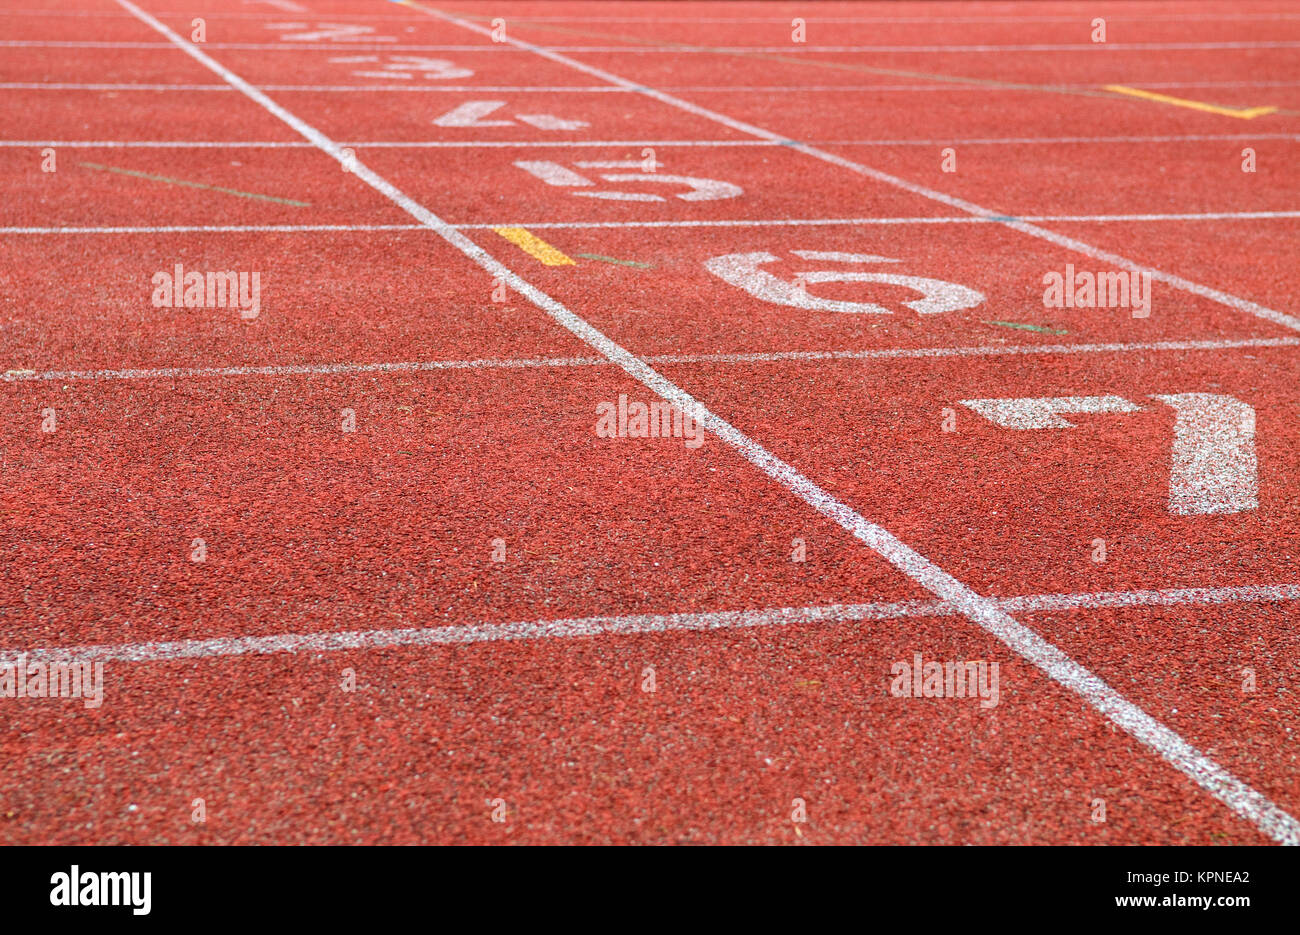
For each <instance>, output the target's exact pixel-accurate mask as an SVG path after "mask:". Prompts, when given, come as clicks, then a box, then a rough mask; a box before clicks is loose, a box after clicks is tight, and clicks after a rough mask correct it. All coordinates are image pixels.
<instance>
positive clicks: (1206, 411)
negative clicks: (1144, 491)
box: [961, 393, 1259, 516]
mask: <svg viewBox="0 0 1300 935" xmlns="http://www.w3.org/2000/svg"><path fill="white" fill-rule="evenodd" d="M1151 398H1152V399H1158V400H1160V401H1161V402H1162V403H1165V404H1166V405H1168V406H1170V407H1172V408H1173V410H1174V413H1175V417H1174V443H1173V464H1172V469H1171V471H1170V475H1169V512H1170V513H1177V514H1181V515H1185V516H1189V515H1197V514H1205V513H1244V512H1247V511H1249V510H1254V509H1256V508H1257V507H1258V506H1259V494H1258V490H1259V480H1258V467H1257V465H1256V461H1255V410H1254V409H1252V408H1251V407H1250V406H1248V405H1246V404H1245V403H1243V402H1242V401H1241V400H1239V399H1234V398H1233V397H1231V396H1220V395H1217V394H1214V393H1176V394H1173V395H1167V396H1152V397H1151ZM961 404H962V405H963V406H966V407H967V408H968V409H973V410H975V411H976V412H978V413H979V414H980V415H982V416H983V417H984V418H986V419H988V420H989V421H990V422H992V423H993V424H994V425H999V426H1001V427H1002V428H1006V429H1017V430H1029V429H1069V428H1073V427H1074V425H1073V423H1071V422H1070V421H1068V420H1067V419H1065V418H1064V416H1065V415H1071V414H1076V413H1085V414H1093V413H1124V412H1138V411H1139V410H1140V409H1141V408H1142V407H1141V406H1138V405H1137V404H1135V403H1131V402H1129V401H1128V400H1127V399H1124V398H1123V397H1121V396H1060V397H1046V398H1039V399H963V400H962V401H961Z"/></svg>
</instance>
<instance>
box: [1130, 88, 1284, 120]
mask: <svg viewBox="0 0 1300 935" xmlns="http://www.w3.org/2000/svg"><path fill="white" fill-rule="evenodd" d="M1106 90H1107V91H1114V92H1115V93H1116V94H1127V95H1129V96H1131V97H1142V98H1146V99H1147V100H1148V101H1159V102H1160V103H1161V104H1173V105H1174V106H1175V107H1190V108H1191V109H1192V110H1203V111H1205V112H1206V113H1210V114H1220V115H1222V116H1224V117H1236V118H1238V119H1239V120H1252V119H1254V118H1255V117H1260V116H1263V115H1264V114H1271V113H1275V112H1276V111H1277V108H1276V107H1217V106H1215V105H1214V104H1205V103H1203V102H1201V101H1189V100H1187V99H1186V98H1183V97H1170V96H1169V95H1168V94H1156V93H1155V92H1154V91H1143V90H1142V89H1141V88H1130V87H1126V86H1124V85H1122V84H1108V85H1106Z"/></svg>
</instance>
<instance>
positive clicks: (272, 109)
mask: <svg viewBox="0 0 1300 935" xmlns="http://www.w3.org/2000/svg"><path fill="white" fill-rule="evenodd" d="M116 2H117V3H118V5H119V6H121V7H122V8H124V9H126V10H129V11H130V12H132V13H133V14H134V15H135V16H136V17H137V18H138V19H139V20H140V21H141V22H144V23H146V24H147V25H149V26H151V27H152V28H153V29H154V30H155V31H157V32H158V33H160V34H161V35H163V36H165V37H166V38H167V39H168V40H169V41H170V42H171V43H172V44H173V45H174V46H175V47H176V48H178V49H180V50H181V51H183V52H184V53H185V54H187V55H189V56H190V57H191V58H193V59H194V60H195V61H196V62H198V63H199V64H201V65H203V66H204V67H206V68H208V69H209V70H211V71H212V72H213V73H215V74H217V75H219V76H220V77H221V78H222V79H223V80H225V81H226V82H228V83H229V84H231V85H232V86H234V87H236V88H239V89H240V90H241V91H242V92H243V93H244V95H245V96H247V97H248V98H249V99H250V100H252V101H254V102H255V103H257V104H259V105H261V106H262V107H263V108H264V109H265V110H267V111H268V112H269V113H271V114H273V115H274V116H276V117H278V118H279V119H280V120H282V121H284V122H285V123H286V124H288V125H289V126H291V127H293V128H294V129H295V130H297V131H298V132H299V133H300V134H301V135H302V136H303V137H304V138H305V139H308V140H311V141H312V142H314V143H315V144H316V145H317V146H318V147H319V148H320V149H321V150H322V151H323V152H325V153H328V154H329V155H330V156H332V157H333V158H334V159H336V160H337V161H338V162H339V164H340V165H341V166H346V167H350V168H351V170H352V173H353V174H354V175H356V176H357V178H359V179H361V180H362V181H364V182H366V183H367V184H369V185H370V186H371V187H372V188H374V189H375V190H376V191H378V192H380V193H381V194H383V195H385V196H386V197H387V198H388V199H389V200H391V201H392V202H393V203H394V204H396V205H398V206H399V207H401V208H402V209H403V210H405V211H406V212H407V213H408V214H410V215H411V216H412V217H414V218H415V219H416V220H418V221H421V222H422V223H424V224H425V225H427V226H428V227H429V229H430V230H431V231H434V232H435V233H437V234H438V235H439V236H440V237H442V238H443V240H445V241H447V243H449V244H451V245H452V246H454V247H457V248H458V249H460V251H461V252H462V253H464V254H465V255H466V256H467V257H469V258H470V259H472V260H474V261H475V262H476V263H477V264H478V265H479V266H480V267H482V268H483V269H484V271H486V272H487V273H489V274H490V275H492V276H494V277H496V278H499V279H500V280H501V281H502V282H504V283H506V284H508V285H509V286H510V287H511V288H512V289H513V290H514V291H515V292H517V293H518V294H519V295H521V296H522V297H524V298H526V299H528V300H529V301H531V302H532V303H533V304H534V305H536V306H537V307H538V308H539V309H542V310H543V311H545V312H547V313H548V314H549V315H550V316H551V318H552V319H553V320H554V321H555V322H556V323H557V324H559V325H561V326H562V327H564V328H565V329H566V330H568V331H569V332H570V333H572V334H573V335H574V336H575V337H577V338H578V339H579V340H582V341H583V342H585V343H586V344H588V345H589V346H591V347H592V348H594V349H595V350H597V351H599V352H600V353H601V354H602V355H604V356H605V357H607V358H609V359H610V360H611V361H613V362H614V363H616V364H618V365H619V366H620V367H621V368H622V369H623V371H624V372H625V373H626V374H627V375H628V376H630V377H632V378H633V379H635V380H637V381H639V382H640V383H641V384H643V385H644V386H645V387H647V388H648V389H649V390H651V391H652V392H654V393H655V394H657V395H658V396H659V397H660V398H662V399H664V400H666V401H668V402H670V403H672V404H674V405H676V406H677V407H678V408H680V409H681V410H682V411H683V412H686V411H691V412H695V413H697V419H698V422H699V424H700V425H702V427H703V428H704V429H705V430H706V431H708V432H710V433H711V434H713V435H714V436H716V437H717V438H718V439H719V441H721V442H723V443H724V444H726V445H729V446H731V447H732V448H734V449H735V450H736V451H737V452H738V453H739V454H740V455H742V456H743V457H744V458H745V459H746V460H747V461H749V462H750V463H751V464H753V465H754V466H755V467H756V468H758V469H759V470H760V471H761V472H762V473H764V474H766V475H767V476H768V477H769V478H771V479H772V480H774V481H776V482H777V483H778V484H780V485H781V486H783V487H785V488H786V489H788V490H789V491H791V492H792V493H794V494H795V495H796V496H798V497H799V498H800V499H801V500H803V501H804V503H806V504H808V506H810V507H812V508H813V509H814V510H816V511H817V512H819V513H821V514H822V515H823V516H825V517H826V518H827V519H830V520H832V521H833V522H834V523H836V524H837V525H839V526H840V527H841V528H842V529H844V530H845V531H846V532H848V533H850V534H851V535H853V536H854V537H856V538H857V539H859V540H860V541H861V542H862V543H863V544H864V545H866V546H867V547H868V548H869V549H871V550H872V551H874V552H875V553H876V554H878V555H880V556H881V557H882V558H884V559H885V560H886V561H888V562H889V563H890V564H892V565H893V566H894V567H895V568H897V569H898V570H899V571H901V572H902V573H903V574H904V575H906V576H907V577H909V578H911V579H912V580H913V581H914V582H916V583H917V584H919V585H920V586H921V587H923V588H925V589H926V590H928V591H930V592H931V593H932V594H934V595H935V596H936V597H938V598H940V599H941V600H944V601H946V602H950V603H952V604H954V605H955V606H956V607H957V609H958V610H959V611H960V612H961V613H962V614H964V615H965V616H966V617H968V618H969V619H970V620H972V621H973V622H975V623H976V624H978V625H979V626H980V627H982V628H983V629H984V630H985V631H986V632H988V633H990V634H991V635H993V636H994V637H996V638H997V639H999V640H1001V641H1002V642H1003V643H1004V644H1006V645H1007V646H1008V647H1010V648H1011V649H1012V650H1013V651H1015V652H1017V653H1019V654H1020V655H1021V656H1022V657H1024V658H1025V659H1026V660H1028V661H1030V662H1032V663H1033V664H1034V665H1036V666H1038V667H1039V668H1040V669H1042V671H1043V672H1045V673H1046V674H1047V675H1048V677H1049V678H1052V679H1055V680H1056V681H1057V682H1059V683H1061V684H1062V685H1063V686H1064V687H1066V688H1068V689H1071V690H1072V691H1074V692H1075V693H1076V694H1077V695H1079V696H1080V697H1081V698H1082V699H1083V700H1085V701H1086V702H1088V703H1089V704H1091V705H1092V706H1093V707H1094V708H1095V709H1096V710H1097V711H1099V712H1100V713H1101V714H1103V715H1104V716H1105V717H1108V718H1109V719H1110V720H1111V721H1112V722H1114V723H1115V724H1116V725H1118V726H1120V727H1121V728H1123V729H1124V730H1126V731H1127V732H1128V733H1130V734H1131V735H1132V736H1134V737H1135V738H1137V739H1138V740H1139V741H1141V742H1142V743H1144V744H1146V745H1147V746H1148V747H1150V748H1151V749H1152V750H1153V751H1155V752H1156V753H1158V754H1159V755H1160V756H1162V757H1163V758H1164V759H1165V760H1166V761H1167V762H1168V763H1170V764H1171V765H1172V766H1174V767H1175V768H1176V769H1178V770H1179V771H1181V772H1182V773H1183V774H1184V775H1186V776H1188V777H1189V778H1191V779H1192V780H1193V781H1194V782H1196V783H1197V784H1198V785H1200V786H1201V787H1202V788H1204V789H1205V790H1206V791H1208V792H1210V793H1211V794H1212V795H1214V796H1215V797H1217V798H1218V799H1219V800H1220V801H1222V802H1223V803H1224V804H1226V805H1227V806H1228V807H1229V808H1231V809H1232V810H1233V811H1235V812H1236V813H1237V814H1238V815H1240V816H1242V817H1243V818H1245V819H1247V820H1248V821H1251V822H1252V823H1254V824H1255V826H1256V827H1257V828H1259V829H1260V831H1262V832H1263V833H1264V834H1266V835H1268V836H1269V837H1271V838H1273V839H1274V840H1276V841H1279V842H1281V843H1286V844H1300V822H1297V821H1296V819H1295V818H1294V817H1292V816H1291V815H1290V814H1288V813H1287V812H1285V811H1283V810H1282V809H1281V808H1279V807H1278V806H1277V805H1275V804H1274V803H1273V802H1271V801H1270V800H1269V799H1268V798H1267V797H1265V796H1263V795H1262V794H1260V793H1259V792H1258V791H1256V790H1255V789H1254V788H1252V787H1251V786H1249V785H1247V784H1246V783H1244V782H1242V781H1241V780H1240V779H1238V778H1237V777H1235V776H1233V775H1232V774H1230V773H1229V772H1227V771H1226V770H1225V769H1223V767H1221V766H1219V765H1218V764H1217V763H1215V762H1214V761H1213V760H1211V759H1210V758H1208V757H1207V756H1206V755H1205V754H1203V753H1202V752H1201V751H1199V750H1198V749H1196V748H1195V747H1194V746H1192V745H1191V744H1189V743H1188V742H1187V741H1185V740H1184V739H1183V738H1182V737H1180V736H1179V735H1178V734H1177V733H1175V732H1174V731H1172V730H1170V729H1169V728H1168V727H1167V726H1165V725H1164V724H1162V723H1160V722H1159V721H1157V720H1156V719H1155V718H1153V717H1151V716H1150V715H1149V714H1147V713H1146V712H1145V711H1143V710H1142V709H1141V708H1139V707H1138V706H1136V705H1134V704H1133V703H1132V702H1130V701H1128V700H1127V699H1125V698H1124V697H1123V696H1122V695H1120V694H1119V693H1118V692H1117V691H1115V689H1114V688H1112V687H1111V686H1110V685H1108V684H1106V683H1105V682H1104V681H1102V680H1101V679H1100V678H1098V677H1097V676H1096V675H1095V674H1093V673H1092V672H1091V671H1089V670H1088V669H1087V668H1085V667H1084V666H1081V665H1080V664H1079V663H1077V662H1075V661H1074V660H1073V659H1071V658H1070V657H1069V656H1068V655H1066V654H1065V653H1064V652H1062V651H1061V650H1060V649H1059V648H1058V647H1056V646H1055V645H1054V644H1052V643H1050V642H1048V641H1047V640H1045V639H1044V638H1043V637H1042V636H1040V635H1039V634H1037V633H1035V632H1034V631H1033V630H1030V629H1029V628H1028V627H1026V626H1024V625H1023V624H1021V623H1018V622H1017V621H1016V620H1015V619H1013V618H1012V617H1010V616H1009V615H1008V614H1007V613H1006V612H1004V611H1003V610H1002V609H1001V608H1000V607H999V605H998V604H997V602H996V601H995V600H993V599H991V598H987V597H984V596H982V595H980V594H977V593H976V592H975V591H973V590H972V589H971V588H969V587H967V586H966V585H964V584H962V583H961V582H960V581H958V580H957V579H956V578H954V577H953V576H952V575H950V574H948V573H947V572H945V571H943V570H942V569H941V568H939V567H938V566H937V565H935V564H934V563H933V562H931V561H930V560H929V559H927V558H926V557H925V556H923V555H921V554H920V553H919V552H917V551H916V550H914V549H912V548H911V547H910V546H908V545H906V544H905V543H904V542H902V541H901V540H900V539H898V538H897V537H896V536H894V535H893V534H892V533H891V532H889V531H888V530H887V529H885V528H884V527H882V526H879V525H876V524H875V523H872V522H869V521H868V520H867V519H865V518H864V517H862V516H860V515H859V514H858V513H857V512H856V511H854V510H853V509H852V508H850V507H849V506H847V505H846V504H844V503H841V502H840V501H839V500H836V499H835V498H834V497H833V496H831V495H830V494H829V493H827V492H826V491H825V490H823V489H822V488H821V487H819V486H818V485H817V484H815V483H814V482H813V481H812V480H811V479H810V478H808V477H805V476H804V475H803V474H801V473H800V472H799V471H798V470H797V469H796V468H794V467H793V466H792V465H790V464H788V463H786V462H785V461H782V460H781V459H780V458H778V457H776V456H775V455H773V454H772V453H771V452H769V451H768V450H767V449H766V448H764V447H762V446H761V445H759V444H758V443H757V442H755V441H753V440H752V439H750V438H749V437H748V436H747V435H745V434H744V433H743V432H741V431H740V430H739V429H737V428H736V427H735V426H733V425H731V424H730V423H729V422H727V421H726V420H725V419H723V418H722V417H721V416H719V415H717V414H716V413H714V412H712V411H711V410H709V409H707V408H706V407H705V406H704V405H703V403H701V402H700V400H698V399H696V398H695V397H693V396H691V395H690V394H689V393H687V392H685V391H684V390H682V389H681V388H680V387H678V386H677V385H675V384H674V383H672V382H671V381H670V380H668V379H667V378H666V377H664V376H663V375H662V374H660V373H659V372H658V371H657V370H655V369H654V368H652V367H650V366H648V365H647V364H646V363H645V362H643V361H641V360H639V359H638V358H636V357H635V356H633V355H632V354H631V353H629V352H628V351H627V350H626V349H624V348H623V347H621V346H620V345H618V344H616V343H615V342H614V341H612V340H611V339H610V338H609V337H607V336H606V335H605V334H604V333H603V332H601V331H599V330H598V329H597V328H595V327H594V326H592V325H591V324H590V323H589V322H587V321H586V320H585V319H583V318H581V317H579V316H578V315H575V314H574V313H573V312H572V311H570V310H569V309H568V308H566V307H565V306H564V305H562V304H561V303H560V302H558V301H556V300H555V299H553V298H552V297H551V296H549V295H547V294H546V293H544V292H542V291H541V290H539V289H537V288H536V287H535V286H533V285H532V284H531V283H529V282H527V281H526V280H524V279H523V278H521V277H520V276H519V275H517V274H516V273H515V272H514V271H513V270H511V269H510V268H508V267H507V266H505V265H504V264H502V263H501V262H500V261H498V260H497V259H496V258H495V257H493V256H492V255H491V254H489V253H487V252H486V251H485V250H483V249H482V248H481V247H479V246H478V245H477V244H476V243H474V241H472V240H470V239H469V238H468V237H467V236H465V235H464V234H463V233H461V232H460V231H458V230H456V229H455V228H454V227H452V226H451V225H449V224H448V223H447V222H446V221H444V220H442V219H441V218H440V217H438V216H437V215H435V214H434V213H433V212H432V211H430V210H429V209H428V208H425V207H424V206H423V205H420V204H419V203H417V202H415V201H414V200H413V199H411V198H410V196H408V195H406V194H405V193H403V192H402V191H400V190H399V189H397V188H396V187H395V186H394V185H393V184H392V183H391V182H389V181H388V180H387V179H385V178H383V177H382V176H380V175H378V174H377V173H376V172H374V171H373V170H372V169H371V168H370V167H369V166H367V165H365V164H364V163H362V162H361V161H359V160H356V159H355V157H354V156H353V154H352V152H351V150H348V151H346V152H345V151H344V149H343V147H341V146H340V145H339V144H338V143H337V142H335V141H334V140H332V139H330V138H329V137H328V136H326V135H325V134H323V133H322V132H321V131H320V130H318V129H316V128H315V127H313V126H311V125H310V124H308V123H306V122H305V121H304V120H302V119H301V118H300V117H297V116H296V115H294V114H292V113H290V112H289V111H287V110H286V109H285V108H283V107H281V106H280V105H279V104H277V103H276V102H275V101H273V100H272V99H271V98H269V97H267V96H266V95H265V94H264V93H262V92H261V91H259V90H258V89H257V88H255V87H253V86H252V85H251V84H249V83H248V82H247V81H245V80H244V79H243V78H241V77H239V76H238V75H236V74H235V73H234V72H232V71H231V70H230V69H228V68H226V67H225V66H224V65H221V64H220V63H218V62H217V61H215V60H214V59H213V58H211V57H210V56H209V55H208V54H207V53H206V52H204V51H202V50H201V49H199V48H198V47H197V46H195V45H193V44H190V43H187V42H186V41H185V40H184V39H182V38H181V37H180V36H178V35H177V34H176V33H175V32H173V31H172V30H171V29H169V28H168V27H167V26H165V25H164V24H162V23H161V22H159V21H158V20H157V19H156V18H154V17H153V16H150V15H149V14H148V13H146V12H144V11H143V10H141V9H140V8H139V7H137V6H136V5H135V4H134V3H132V2H131V0H116ZM420 9H425V8H424V7H420ZM429 12H431V13H436V11H429ZM436 15H438V16H440V17H441V18H443V19H446V20H449V21H451V22H454V23H458V24H460V25H464V26H466V27H467V28H470V29H474V30H476V31H481V32H482V33H485V34H487V35H489V36H490V35H491V32H490V30H486V29H482V30H480V27H476V26H474V25H473V24H468V23H465V22H464V21H462V20H458V19H456V18H455V17H451V16H447V15H446V14H442V13H436ZM511 41H512V42H514V43H516V44H517V43H518V40H511ZM615 83H618V82H615Z"/></svg>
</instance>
